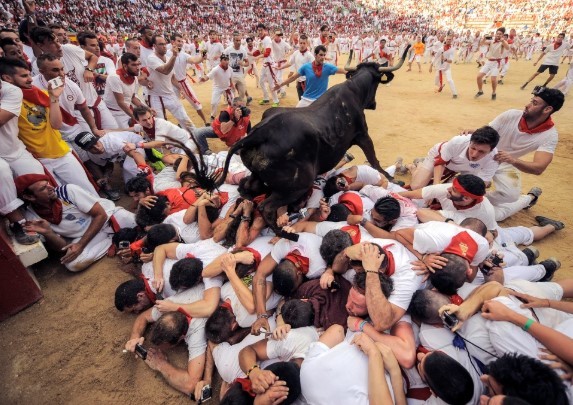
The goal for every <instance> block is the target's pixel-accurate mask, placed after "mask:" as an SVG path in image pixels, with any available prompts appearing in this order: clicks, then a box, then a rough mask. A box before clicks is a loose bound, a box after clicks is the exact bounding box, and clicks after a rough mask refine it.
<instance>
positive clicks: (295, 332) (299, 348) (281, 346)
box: [267, 326, 319, 361]
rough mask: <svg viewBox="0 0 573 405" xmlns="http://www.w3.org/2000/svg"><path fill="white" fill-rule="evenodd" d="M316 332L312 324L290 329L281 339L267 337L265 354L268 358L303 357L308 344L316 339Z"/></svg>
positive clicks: (281, 359)
mask: <svg viewBox="0 0 573 405" xmlns="http://www.w3.org/2000/svg"><path fill="white" fill-rule="evenodd" d="M318 337H319V336H318V332H317V330H316V328H315V327H314V326H305V327H303V328H296V329H291V331H290V332H289V333H288V334H287V336H286V338H285V339H283V340H274V339H269V340H268V342H267V356H268V358H269V359H279V360H280V361H290V360H291V359H304V358H305V355H306V351H307V350H308V346H309V345H310V344H311V343H312V342H316V341H318Z"/></svg>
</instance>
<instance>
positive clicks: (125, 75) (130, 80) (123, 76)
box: [115, 68, 135, 84]
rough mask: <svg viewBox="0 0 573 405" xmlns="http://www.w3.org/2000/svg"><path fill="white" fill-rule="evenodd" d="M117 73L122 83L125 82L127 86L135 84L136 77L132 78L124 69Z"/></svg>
mask: <svg viewBox="0 0 573 405" xmlns="http://www.w3.org/2000/svg"><path fill="white" fill-rule="evenodd" d="M115 73H117V75H118V76H119V78H120V79H121V81H122V82H124V83H125V84H133V82H135V76H132V75H130V74H129V73H127V72H126V71H125V69H124V68H119V69H117V70H116V71H115Z"/></svg>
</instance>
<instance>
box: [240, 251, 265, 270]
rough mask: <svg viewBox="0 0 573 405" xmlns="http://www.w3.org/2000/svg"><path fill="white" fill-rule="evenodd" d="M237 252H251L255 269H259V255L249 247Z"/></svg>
mask: <svg viewBox="0 0 573 405" xmlns="http://www.w3.org/2000/svg"><path fill="white" fill-rule="evenodd" d="M239 252H251V253H252V254H253V258H254V259H255V263H254V265H255V269H257V268H259V264H261V260H262V258H261V254H260V253H259V252H258V251H256V250H255V249H253V248H250V247H242V248H240V250H239Z"/></svg>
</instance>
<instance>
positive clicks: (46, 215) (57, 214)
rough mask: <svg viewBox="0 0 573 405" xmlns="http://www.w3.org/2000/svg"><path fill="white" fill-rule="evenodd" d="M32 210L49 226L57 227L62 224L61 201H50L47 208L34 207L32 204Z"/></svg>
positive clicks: (62, 209) (41, 206) (62, 210)
mask: <svg viewBox="0 0 573 405" xmlns="http://www.w3.org/2000/svg"><path fill="white" fill-rule="evenodd" d="M32 208H34V211H35V212H36V214H38V216H39V217H40V218H42V219H45V220H46V221H48V222H49V223H51V224H54V225H58V224H59V223H60V222H62V214H63V212H64V207H63V205H62V201H61V200H60V199H59V198H58V199H57V200H55V201H51V202H50V205H49V206H47V207H46V206H44V205H35V204H34V203H32Z"/></svg>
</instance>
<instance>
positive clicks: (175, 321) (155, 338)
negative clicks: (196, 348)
mask: <svg viewBox="0 0 573 405" xmlns="http://www.w3.org/2000/svg"><path fill="white" fill-rule="evenodd" d="M188 330H189V321H187V317H186V316H185V315H184V314H183V313H181V312H179V311H173V312H167V313H166V314H163V315H161V317H160V318H159V319H158V320H157V321H155V323H154V324H153V327H152V328H151V332H150V336H149V340H150V342H151V343H152V344H154V345H156V346H159V345H160V344H162V343H168V344H170V345H175V344H177V342H179V339H181V336H185V335H186V334H187V331H188Z"/></svg>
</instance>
